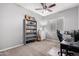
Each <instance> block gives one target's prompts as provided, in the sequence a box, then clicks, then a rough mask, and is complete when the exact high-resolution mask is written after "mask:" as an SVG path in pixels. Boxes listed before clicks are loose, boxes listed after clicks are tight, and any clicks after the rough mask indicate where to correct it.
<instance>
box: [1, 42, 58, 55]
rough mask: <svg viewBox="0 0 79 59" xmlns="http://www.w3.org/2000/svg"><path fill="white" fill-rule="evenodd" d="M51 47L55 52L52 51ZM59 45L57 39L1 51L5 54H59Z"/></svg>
mask: <svg viewBox="0 0 79 59" xmlns="http://www.w3.org/2000/svg"><path fill="white" fill-rule="evenodd" d="M51 49H52V51H53V52H51ZM58 51H59V45H58V42H57V40H52V41H50V40H44V41H36V42H32V43H29V44H26V45H23V46H20V47H17V48H14V49H10V50H7V51H4V52H1V53H0V55H3V56H51V55H54V56H58V54H57V52H58Z"/></svg>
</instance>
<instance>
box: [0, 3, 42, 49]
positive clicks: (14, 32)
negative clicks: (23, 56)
mask: <svg viewBox="0 0 79 59" xmlns="http://www.w3.org/2000/svg"><path fill="white" fill-rule="evenodd" d="M25 14H27V15H30V16H34V17H35V18H36V20H40V19H41V16H39V15H38V14H35V13H33V12H31V11H28V10H25V9H24V8H22V7H20V6H18V5H16V4H7V3H4V4H0V50H1V49H5V48H9V47H12V46H16V45H19V44H23V19H24V15H25Z"/></svg>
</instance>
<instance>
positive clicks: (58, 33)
mask: <svg viewBox="0 0 79 59" xmlns="http://www.w3.org/2000/svg"><path fill="white" fill-rule="evenodd" d="M57 36H58V39H59V41H60V42H62V41H63V37H62V34H61V33H60V31H59V30H57ZM60 53H61V52H60V51H59V52H58V55H59V54H60ZM63 53H65V52H64V51H63Z"/></svg>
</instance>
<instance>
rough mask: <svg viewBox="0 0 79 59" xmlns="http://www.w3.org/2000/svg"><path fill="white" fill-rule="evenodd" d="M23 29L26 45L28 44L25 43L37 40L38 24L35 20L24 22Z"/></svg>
mask: <svg viewBox="0 0 79 59" xmlns="http://www.w3.org/2000/svg"><path fill="white" fill-rule="evenodd" d="M32 19H33V18H32ZM23 27H24V44H26V42H25V41H30V40H36V39H37V22H36V21H35V20H34V19H33V20H24V24H23Z"/></svg>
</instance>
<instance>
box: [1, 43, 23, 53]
mask: <svg viewBox="0 0 79 59" xmlns="http://www.w3.org/2000/svg"><path fill="white" fill-rule="evenodd" d="M22 45H23V44H19V45H16V46H13V47H8V48H5V49H2V50H0V52H3V51H6V50H9V49H13V48H16V47H19V46H22Z"/></svg>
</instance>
